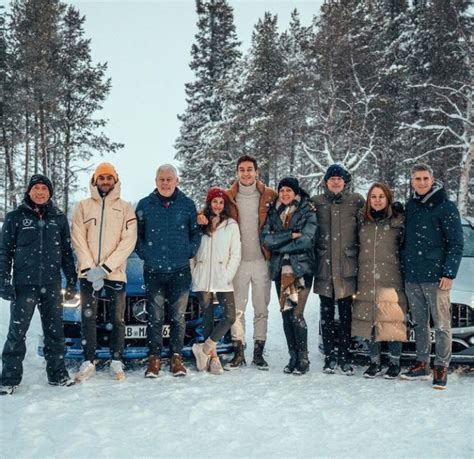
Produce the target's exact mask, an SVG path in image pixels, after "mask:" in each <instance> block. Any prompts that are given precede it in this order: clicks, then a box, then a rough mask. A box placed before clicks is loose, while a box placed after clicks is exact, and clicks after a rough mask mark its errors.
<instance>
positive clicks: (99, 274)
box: [86, 266, 107, 290]
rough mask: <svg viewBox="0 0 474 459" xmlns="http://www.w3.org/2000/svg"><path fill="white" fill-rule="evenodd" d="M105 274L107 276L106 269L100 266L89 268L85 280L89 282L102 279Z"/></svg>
mask: <svg viewBox="0 0 474 459" xmlns="http://www.w3.org/2000/svg"><path fill="white" fill-rule="evenodd" d="M105 276H107V271H106V270H105V269H104V268H102V266H96V267H95V268H91V269H89V271H87V275H86V277H87V280H88V281H89V282H91V283H94V282H97V281H103V280H104V278H105ZM99 290H100V289H99Z"/></svg>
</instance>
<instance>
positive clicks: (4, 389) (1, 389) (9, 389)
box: [0, 386, 18, 395]
mask: <svg viewBox="0 0 474 459" xmlns="http://www.w3.org/2000/svg"><path fill="white" fill-rule="evenodd" d="M17 387H18V386H0V395H12V394H13V392H15V389H16V388H17Z"/></svg>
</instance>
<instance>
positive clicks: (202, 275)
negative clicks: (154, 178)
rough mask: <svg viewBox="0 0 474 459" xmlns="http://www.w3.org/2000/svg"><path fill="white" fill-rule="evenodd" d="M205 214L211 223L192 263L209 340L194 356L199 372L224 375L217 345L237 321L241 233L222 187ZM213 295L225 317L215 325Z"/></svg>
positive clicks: (209, 201) (211, 197)
mask: <svg viewBox="0 0 474 459" xmlns="http://www.w3.org/2000/svg"><path fill="white" fill-rule="evenodd" d="M204 214H205V216H206V218H207V220H208V223H207V224H206V225H201V228H202V230H203V233H204V234H203V237H202V239H201V245H200V247H199V250H198V253H197V254H196V257H195V258H194V259H193V261H192V265H193V266H192V279H193V283H192V289H193V291H194V292H198V293H199V301H200V303H201V309H202V312H203V326H204V338H205V339H206V341H205V342H204V344H194V346H193V353H194V355H195V356H196V362H197V367H198V370H206V369H209V371H210V372H211V373H213V374H222V373H223V369H222V365H221V363H220V361H219V357H218V356H217V351H216V346H217V343H218V342H219V340H220V339H221V338H222V337H223V336H224V335H225V334H226V333H227V332H228V331H229V330H230V327H231V326H232V324H233V323H234V322H235V301H234V286H233V284H232V281H233V279H234V276H235V273H236V272H237V269H238V268H239V264H240V258H241V243H240V231H239V225H238V223H237V222H236V221H235V220H234V219H233V218H230V217H229V198H228V197H227V195H226V193H225V190H223V189H221V188H217V187H214V188H211V189H209V191H208V193H207V196H206V208H205V210H204ZM213 293H215V294H216V295H217V299H218V301H219V303H220V305H221V307H222V318H221V320H220V321H219V322H218V323H217V324H216V325H215V326H214V304H213Z"/></svg>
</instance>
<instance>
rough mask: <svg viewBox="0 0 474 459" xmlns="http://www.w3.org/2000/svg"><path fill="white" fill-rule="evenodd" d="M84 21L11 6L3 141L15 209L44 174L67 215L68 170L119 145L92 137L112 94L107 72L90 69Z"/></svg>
mask: <svg viewBox="0 0 474 459" xmlns="http://www.w3.org/2000/svg"><path fill="white" fill-rule="evenodd" d="M83 23H84V18H81V17H80V15H79V13H78V12H77V11H76V10H75V9H74V8H72V7H70V8H69V9H67V8H66V5H65V4H63V3H61V2H59V1H58V0H16V1H14V2H13V3H12V5H11V9H10V14H9V21H8V26H7V33H6V37H5V41H4V44H5V49H6V52H5V53H4V54H5V63H6V65H5V74H4V75H5V77H4V83H5V84H4V106H3V110H4V112H3V116H2V140H3V144H4V149H5V164H6V178H7V189H8V199H7V203H8V205H7V207H14V206H15V205H16V204H17V203H18V201H19V199H20V197H21V195H22V193H23V192H24V189H25V186H26V184H27V181H28V179H29V177H30V176H31V175H32V174H33V173H38V172H40V173H43V174H46V175H49V176H50V178H51V180H52V182H53V185H54V187H55V189H56V196H55V200H56V202H57V203H58V204H59V205H61V206H63V207H64V208H65V210H66V211H67V210H68V206H69V193H70V191H71V190H73V189H74V187H73V185H74V180H75V174H76V171H75V170H74V164H75V163H77V161H82V160H84V159H87V158H89V157H90V156H91V154H92V152H93V151H96V152H104V151H116V150H117V149H118V148H120V147H121V144H117V143H113V142H111V141H110V140H109V139H108V138H107V137H106V136H105V135H104V134H103V133H101V132H99V133H98V132H97V131H98V130H99V129H101V128H102V127H103V126H105V124H106V121H105V120H102V119H100V118H97V116H96V113H97V111H99V110H100V109H101V108H102V102H103V101H104V100H105V98H106V97H107V95H108V93H109V91H110V85H111V84H110V80H107V79H106V78H105V71H106V69H107V66H106V65H104V64H98V65H93V64H92V62H91V57H90V42H89V40H85V39H84V37H83V34H84V32H83Z"/></svg>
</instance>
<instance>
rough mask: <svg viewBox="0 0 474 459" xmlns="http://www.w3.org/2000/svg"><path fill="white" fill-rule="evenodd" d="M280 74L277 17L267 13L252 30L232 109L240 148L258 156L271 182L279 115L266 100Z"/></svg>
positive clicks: (277, 149)
mask: <svg viewBox="0 0 474 459" xmlns="http://www.w3.org/2000/svg"><path fill="white" fill-rule="evenodd" d="M283 75H284V67H283V56H282V51H281V48H280V44H279V35H278V30H277V16H273V15H271V14H270V13H268V12H266V13H265V14H264V17H263V19H259V20H258V22H257V24H256V25H255V28H254V31H253V33H252V46H251V49H250V51H249V55H248V58H247V60H246V69H245V76H244V81H243V83H242V87H241V92H240V94H239V98H238V103H237V104H236V105H235V107H234V110H235V113H236V116H235V120H236V121H237V126H238V127H239V128H240V131H239V138H240V141H241V142H242V145H243V148H244V150H243V151H244V152H245V153H249V154H251V155H253V156H255V157H256V158H257V160H258V162H259V169H260V175H261V178H262V179H263V180H264V181H265V182H266V183H270V184H272V183H271V182H270V178H271V175H270V174H271V171H272V169H273V164H274V163H275V160H276V158H278V157H279V156H280V155H282V151H281V142H279V133H278V125H277V118H278V116H277V113H275V112H274V111H273V109H274V107H272V106H271V104H269V100H270V98H271V94H272V92H273V91H274V90H275V88H276V83H277V81H278V79H279V78H280V77H282V76H283Z"/></svg>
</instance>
